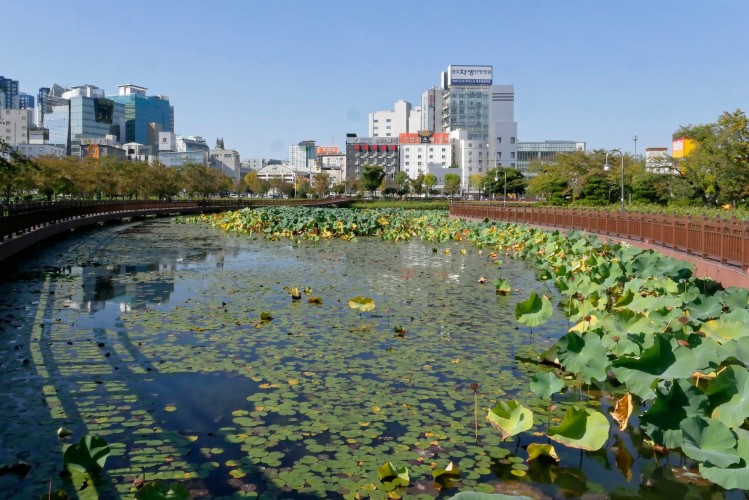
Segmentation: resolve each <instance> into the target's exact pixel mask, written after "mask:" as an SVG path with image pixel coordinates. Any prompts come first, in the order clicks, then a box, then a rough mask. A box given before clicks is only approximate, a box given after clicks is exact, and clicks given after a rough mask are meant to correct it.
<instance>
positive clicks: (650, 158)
mask: <svg viewBox="0 0 749 500" xmlns="http://www.w3.org/2000/svg"><path fill="white" fill-rule="evenodd" d="M673 167H674V160H673V159H672V158H671V157H670V156H668V149H667V148H646V149H645V170H647V171H648V172H650V173H653V174H675V173H676V171H675V169H674V168H673Z"/></svg>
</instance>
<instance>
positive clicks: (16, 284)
mask: <svg viewBox="0 0 749 500" xmlns="http://www.w3.org/2000/svg"><path fill="white" fill-rule="evenodd" d="M503 260H504V262H503V263H502V264H501V266H500V265H498V263H497V262H496V261H495V260H494V259H491V258H489V257H488V256H487V253H486V252H484V253H483V254H482V253H480V252H479V251H478V250H477V249H476V248H473V247H471V246H470V245H469V244H467V243H463V242H450V243H444V244H434V243H423V242H421V241H418V240H417V241H409V242H404V243H391V242H384V241H380V240H379V239H374V238H371V239H370V238H360V240H359V242H357V243H352V242H346V241H340V240H327V241H322V242H317V243H313V242H302V243H299V242H294V241H288V240H285V241H267V240H263V239H261V238H257V237H255V238H248V237H245V236H231V235H227V234H226V233H224V232H221V231H218V230H216V229H213V228H210V227H207V226H201V225H181V224H173V223H172V222H171V221H169V220H165V219H160V220H153V221H146V222H137V223H127V224H122V225H118V226H106V227H104V228H100V229H98V230H95V231H88V232H81V233H77V234H75V235H73V236H72V237H70V238H68V239H67V240H65V241H60V242H57V243H54V244H52V245H50V246H49V247H48V248H47V249H46V250H44V251H39V252H37V253H35V254H33V255H30V256H29V258H28V259H27V260H25V261H24V262H23V263H22V264H21V265H20V266H19V267H17V268H12V269H7V266H6V269H5V270H4V272H3V276H4V278H3V280H2V282H1V283H0V346H1V347H0V401H2V407H3V408H4V409H5V412H4V413H3V416H2V425H1V426H0V466H6V467H4V468H3V469H0V494H2V496H4V497H10V496H14V495H17V496H19V497H22V498H31V497H39V496H40V495H42V494H46V492H47V491H48V488H50V482H51V485H52V486H51V487H52V489H53V490H57V489H58V488H64V489H67V491H69V492H72V489H71V488H72V487H71V486H70V485H69V484H67V483H66V482H65V480H64V479H62V478H61V477H60V471H61V469H62V467H61V464H62V449H63V445H64V444H66V443H72V442H76V441H77V440H78V439H79V438H80V437H81V436H84V435H86V434H95V435H98V436H101V437H103V438H104V439H106V441H107V442H108V443H109V444H110V447H111V449H112V454H111V456H110V457H109V459H108V461H107V463H106V466H105V472H104V474H103V476H102V478H101V480H100V481H98V482H96V483H95V484H90V483H88V484H86V485H85V486H86V488H85V489H84V490H82V491H81V493H82V494H84V495H86V494H88V495H92V496H94V497H96V496H100V497H104V498H107V497H119V496H126V495H129V494H130V492H131V490H132V485H133V482H134V480H135V479H136V478H138V477H140V478H145V480H146V481H150V480H154V479H156V480H164V481H167V482H168V481H178V482H179V483H180V484H182V485H184V486H185V487H186V488H187V489H188V490H190V492H191V494H192V495H194V496H210V497H220V496H224V495H225V496H231V495H237V494H240V495H247V496H257V495H264V496H265V497H270V498H273V497H294V498H304V497H309V498H324V497H341V496H345V497H353V496H355V495H357V494H359V495H360V496H373V497H380V498H381V497H385V496H386V495H387V492H386V491H385V490H384V489H383V485H382V483H380V481H379V477H378V468H379V467H380V466H381V465H382V464H383V463H385V462H388V461H390V462H392V463H393V464H394V465H395V466H396V467H403V466H406V467H408V470H409V474H410V484H409V486H408V487H407V488H402V489H401V491H400V492H399V493H400V494H405V495H407V496H424V497H425V498H432V497H444V498H447V497H449V496H451V495H453V494H455V493H457V492H458V491H470V490H473V491H481V492H486V493H491V492H498V493H505V494H517V495H527V496H531V497H538V498H540V497H578V496H582V495H584V494H596V493H600V494H604V495H606V494H609V495H612V496H630V497H631V496H645V497H647V496H651V497H653V498H658V497H662V496H663V495H678V496H679V497H684V496H704V495H709V494H717V495H723V490H721V489H720V488H718V487H716V486H713V485H707V484H705V482H704V481H701V480H698V478H697V476H696V475H694V474H692V473H691V472H690V467H691V465H692V464H690V463H689V462H688V461H685V460H684V459H683V458H682V457H681V456H678V455H674V454H671V455H670V456H667V457H666V461H667V462H668V463H669V464H670V466H668V467H660V466H662V465H665V464H664V463H663V462H664V459H661V460H660V462H659V463H656V462H655V461H654V460H653V459H652V457H651V456H650V454H649V452H648V451H647V450H648V448H646V447H644V446H643V443H642V440H643V437H642V435H638V434H637V433H635V434H631V433H629V432H619V431H616V430H613V429H612V433H611V435H610V438H609V444H608V445H607V446H605V447H604V448H603V449H602V450H600V451H598V452H585V453H583V452H579V451H573V450H564V449H563V450H558V451H559V453H560V458H561V462H560V463H559V464H558V465H557V464H546V463H543V464H542V463H537V461H533V462H531V465H530V466H529V465H526V462H525V459H526V458H527V454H525V452H524V449H525V448H526V447H527V445H528V444H529V443H532V442H539V443H546V442H547V441H546V438H545V436H543V435H535V434H534V433H533V432H529V433H525V434H523V435H522V436H521V438H520V439H517V440H510V441H508V442H504V443H503V442H502V441H501V439H500V436H499V434H498V433H497V431H496V430H495V429H494V428H492V427H491V426H490V425H488V423H487V421H486V413H487V411H488V409H490V408H493V407H494V406H495V405H496V404H497V402H498V401H499V400H500V399H512V398H517V399H519V400H521V401H523V402H524V404H525V405H526V406H528V407H529V408H531V409H533V410H534V412H535V413H536V414H538V415H546V413H547V411H548V405H547V404H546V403H545V402H544V401H541V400H539V399H538V398H536V397H535V396H533V394H532V393H531V392H530V391H529V381H530V377H531V375H532V374H533V372H534V367H533V365H532V364H530V363H528V362H527V361H526V360H529V359H532V358H534V357H535V356H536V355H537V354H538V353H540V352H542V351H543V350H545V349H546V348H548V347H550V346H551V345H552V344H553V342H554V341H555V340H556V339H557V338H559V337H560V336H561V335H562V334H563V333H564V332H566V330H567V328H568V324H567V322H566V320H565V319H564V316H563V315H562V314H561V313H559V312H558V311H555V313H554V317H553V319H552V321H550V322H549V323H546V324H545V325H543V326H542V327H538V328H534V329H529V328H527V327H525V326H522V325H520V324H519V323H518V322H517V321H516V320H515V312H514V311H515V305H516V304H517V303H518V302H520V301H522V300H525V299H526V298H527V296H528V295H529V294H530V293H531V292H537V293H538V294H539V295H541V294H545V295H547V296H549V297H550V298H551V299H552V301H553V302H555V303H556V302H558V301H559V296H558V294H557V293H556V291H555V290H552V289H549V287H548V283H549V282H541V281H538V280H537V279H536V275H535V272H534V270H533V269H531V268H529V267H528V266H527V265H526V264H525V263H523V262H521V261H517V260H513V259H510V258H504V257H503ZM482 277H484V278H485V279H486V282H485V283H483V284H482V283H480V282H479V281H480V278H482ZM498 277H503V278H506V279H507V280H508V281H509V283H510V284H511V286H512V288H513V292H512V293H510V294H509V295H498V294H497V293H495V287H494V284H493V283H494V280H495V279H496V278H498ZM294 287H297V288H298V289H299V290H300V291H302V292H303V293H302V298H301V300H293V299H292V297H291V295H290V293H289V292H290V289H291V288H294ZM357 296H360V297H369V298H371V299H373V300H374V302H375V304H376V307H375V309H374V310H373V311H370V312H358V311H356V310H354V309H352V308H350V307H349V300H350V299H351V298H353V297H357ZM311 298H312V299H316V300H310V299H311ZM261 315H263V316H266V317H267V316H268V315H269V316H270V317H272V319H271V320H261ZM573 382H574V381H568V383H570V384H572V383H573ZM474 383H477V384H478V390H477V391H476V393H475V394H474V390H473V388H472V384H474ZM474 387H475V386H474ZM580 401H582V402H583V403H584V404H586V405H594V406H600V407H601V409H602V410H603V411H604V413H607V411H608V408H609V406H610V401H611V399H610V397H609V396H607V395H605V394H604V395H601V394H592V393H589V392H585V391H584V390H582V391H581V390H578V389H574V390H570V391H568V392H567V393H566V394H565V395H564V396H558V397H556V400H555V404H556V405H557V406H558V407H559V408H558V409H555V410H554V417H553V418H554V420H555V421H558V419H559V416H560V415H561V414H562V413H563V409H564V407H565V406H568V405H571V404H579V403H580ZM476 423H478V427H476ZM545 425H546V422H537V423H536V428H535V429H534V430H540V431H543V429H544V428H545V427H544V426H545ZM60 427H64V428H66V429H69V430H71V431H72V436H71V437H70V438H68V439H63V440H60V439H58V437H57V434H56V432H57V429H58V428H60ZM560 448H563V447H560ZM450 462H452V463H453V464H454V465H455V466H457V467H458V468H459V469H460V474H459V476H458V475H456V476H453V478H452V479H451V480H448V481H444V480H440V481H435V480H434V479H433V471H434V470H435V469H444V468H446V467H447V466H448V464H449V463H450ZM21 463H24V464H28V465H29V466H30V469H28V471H26V469H25V468H24V469H23V472H19V471H18V470H17V468H13V467H10V466H11V465H13V464H21ZM657 465H658V466H657ZM684 465H686V466H688V467H681V466H684Z"/></svg>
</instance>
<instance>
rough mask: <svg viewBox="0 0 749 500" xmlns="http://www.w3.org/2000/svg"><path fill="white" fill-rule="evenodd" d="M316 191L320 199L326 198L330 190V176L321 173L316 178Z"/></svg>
mask: <svg viewBox="0 0 749 500" xmlns="http://www.w3.org/2000/svg"><path fill="white" fill-rule="evenodd" d="M313 179H314V181H315V183H314V186H315V187H314V190H315V193H316V194H317V196H318V197H320V198H322V197H323V196H325V195H326V194H327V192H328V190H329V189H330V174H327V173H325V172H320V173H319V174H315V176H314V178H313Z"/></svg>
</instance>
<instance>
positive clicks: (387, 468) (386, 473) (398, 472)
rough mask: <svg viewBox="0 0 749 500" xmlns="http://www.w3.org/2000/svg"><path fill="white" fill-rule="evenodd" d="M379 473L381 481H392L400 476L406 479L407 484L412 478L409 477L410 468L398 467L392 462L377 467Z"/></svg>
mask: <svg viewBox="0 0 749 500" xmlns="http://www.w3.org/2000/svg"><path fill="white" fill-rule="evenodd" d="M377 473H378V475H379V476H380V481H383V482H385V481H392V480H393V479H394V478H400V479H402V480H403V481H405V484H406V485H407V484H408V483H409V481H410V478H409V477H408V468H407V467H401V468H396V467H395V465H393V463H392V462H385V463H384V464H382V465H381V466H380V468H379V469H377ZM404 486H405V485H404Z"/></svg>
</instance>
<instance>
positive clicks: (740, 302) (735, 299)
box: [715, 287, 749, 309]
mask: <svg viewBox="0 0 749 500" xmlns="http://www.w3.org/2000/svg"><path fill="white" fill-rule="evenodd" d="M715 297H716V298H720V299H721V301H722V302H723V303H724V304H725V305H726V307H728V308H729V309H746V308H747V307H749V290H747V289H746V288H736V287H731V288H727V289H725V290H721V291H719V292H718V293H716V294H715Z"/></svg>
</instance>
